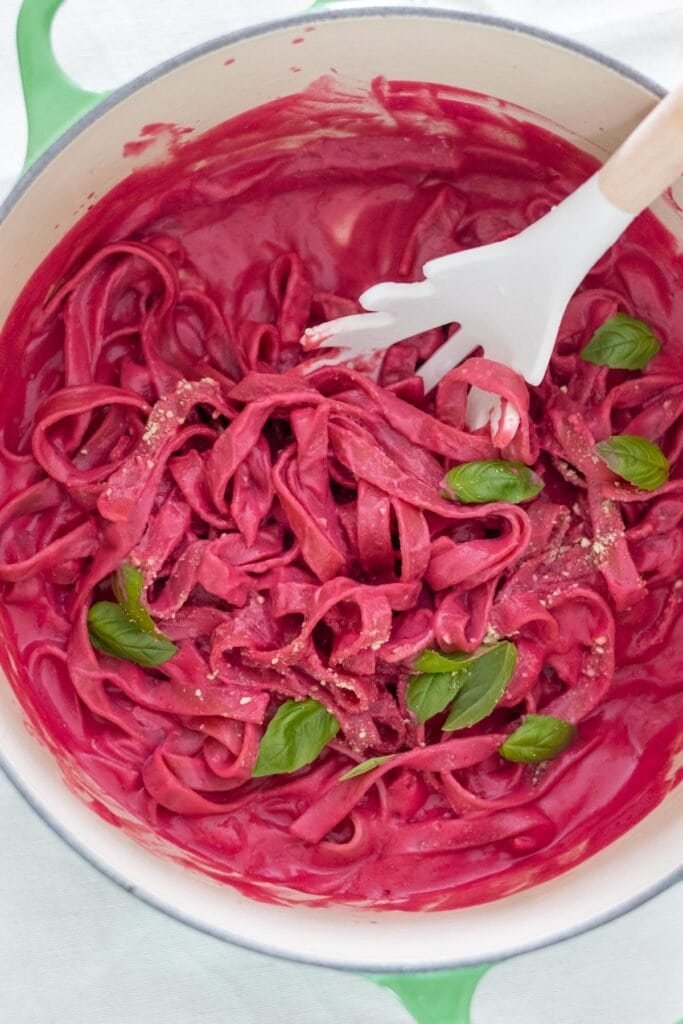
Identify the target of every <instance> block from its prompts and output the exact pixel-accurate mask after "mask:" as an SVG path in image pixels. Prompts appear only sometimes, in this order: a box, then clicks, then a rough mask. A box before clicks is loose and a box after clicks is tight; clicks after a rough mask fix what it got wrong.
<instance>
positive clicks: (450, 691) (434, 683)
mask: <svg viewBox="0 0 683 1024" xmlns="http://www.w3.org/2000/svg"><path fill="white" fill-rule="evenodd" d="M464 681H465V676H464V674H463V672H459V673H458V672H453V671H451V672H438V673H431V672H430V673H427V674H425V675H421V676H413V678H412V679H411V680H410V682H409V683H408V690H407V692H406V703H407V704H408V707H409V708H410V710H411V711H412V712H413V714H414V715H415V717H416V718H417V720H418V722H419V723H420V725H422V724H423V723H424V722H426V721H427V719H428V718H431V717H432V716H433V715H438V714H439V712H440V711H443V710H444V709H445V708H447V707H448V705H449V704H450V702H451V701H452V700H453V698H454V697H455V695H456V694H457V692H458V690H459V689H460V687H461V686H462V684H463V683H464Z"/></svg>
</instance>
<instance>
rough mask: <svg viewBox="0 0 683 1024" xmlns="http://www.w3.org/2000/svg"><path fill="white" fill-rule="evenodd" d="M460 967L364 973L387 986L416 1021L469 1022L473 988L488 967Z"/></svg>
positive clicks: (432, 1023)
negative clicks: (395, 972) (421, 970)
mask: <svg viewBox="0 0 683 1024" xmlns="http://www.w3.org/2000/svg"><path fill="white" fill-rule="evenodd" d="M491 966H492V965H491V964H482V965H480V966H479V967H461V968H460V969H459V970H456V971H435V972H429V973H428V972H422V973H418V972H416V973H410V974H366V975H364V977H366V978H367V979H368V981H373V982H374V983H375V984H376V985H381V986H382V988H390V989H391V990H392V992H394V994H395V995H397V996H398V998H399V999H400V1001H401V1002H402V1003H403V1005H404V1007H405V1008H406V1010H407V1011H408V1013H410V1014H412V1015H413V1017H414V1018H415V1020H416V1021H417V1024H470V1004H471V1002H472V997H473V995H474V992H475V989H476V987H477V985H478V984H479V982H480V981H481V979H482V977H483V976H484V975H485V974H486V972H487V971H488V970H489V968H490V967H491Z"/></svg>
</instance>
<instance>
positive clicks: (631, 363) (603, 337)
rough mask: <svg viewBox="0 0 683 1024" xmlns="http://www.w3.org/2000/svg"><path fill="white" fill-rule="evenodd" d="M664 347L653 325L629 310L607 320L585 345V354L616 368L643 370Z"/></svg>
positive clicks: (599, 362) (598, 363)
mask: <svg viewBox="0 0 683 1024" xmlns="http://www.w3.org/2000/svg"><path fill="white" fill-rule="evenodd" d="M660 348H661V345H660V343H659V340H658V339H657V338H656V337H655V335H654V334H653V333H652V329H651V328H650V327H649V326H648V325H647V324H646V323H645V322H644V321H643V320H634V318H633V317H632V316H629V315H628V313H617V314H616V316H611V317H610V318H609V320H605V322H604V324H602V326H601V327H598V329H597V331H596V332H595V334H594V335H593V337H592V338H591V340H590V341H589V342H588V344H587V345H586V346H585V347H584V348H582V349H581V353H580V354H581V358H582V359H585V360H586V362H588V363H595V365H596V366H611V367H612V369H614V370H642V369H644V368H645V367H646V366H647V364H648V363H649V362H650V360H651V359H652V358H653V357H654V356H656V355H657V353H658V352H659V350H660Z"/></svg>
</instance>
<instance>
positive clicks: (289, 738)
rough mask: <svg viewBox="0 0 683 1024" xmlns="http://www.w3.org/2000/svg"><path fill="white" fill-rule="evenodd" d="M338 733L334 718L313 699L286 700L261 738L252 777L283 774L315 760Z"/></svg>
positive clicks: (337, 723)
mask: <svg viewBox="0 0 683 1024" xmlns="http://www.w3.org/2000/svg"><path fill="white" fill-rule="evenodd" d="M338 732H339V722H338V721H337V719H336V718H335V717H334V715H333V714H332V713H331V712H330V711H328V710H327V708H326V707H323V705H322V704H320V702H319V701H317V700H314V699H313V698H312V697H307V698H306V700H286V701H285V702H284V704H282V705H280V707H279V708H278V709H277V711H276V712H275V715H274V717H273V718H272V719H271V721H270V724H269V725H268V728H267V729H266V731H265V733H264V734H263V737H262V739H261V745H260V747H259V752H258V757H257V758H256V764H255V766H254V770H253V772H252V775H253V777H254V778H260V777H262V776H264V775H282V774H283V773H287V772H295V771H296V770H297V769H298V768H303V766H304V765H306V764H310V763H311V761H315V759H316V757H317V756H318V754H319V753H320V751H321V750H322V749H323V747H324V746H325V744H326V743H329V741H330V740H331V739H332V738H333V737H334V736H336V735H337V733H338Z"/></svg>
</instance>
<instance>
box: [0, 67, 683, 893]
mask: <svg viewBox="0 0 683 1024" xmlns="http://www.w3.org/2000/svg"><path fill="white" fill-rule="evenodd" d="M476 99H477V98H476V97H472V96H467V95H465V94H461V93H457V92H455V91H454V90H450V89H447V88H445V87H441V86H431V85H425V84H418V83H401V82H387V81H384V80H377V81H376V82H375V83H374V84H373V88H372V90H371V91H370V92H369V93H368V94H366V95H365V94H364V95H360V94H347V93H345V92H343V91H342V90H340V89H338V88H335V87H334V86H333V85H331V84H330V83H328V82H323V83H318V84H317V85H315V86H314V87H312V88H311V89H310V90H308V91H307V92H304V93H301V94H300V95H296V96H292V97H287V98H285V99H282V100H278V101H276V102H273V103H270V104H268V105H267V106H264V107H262V108H259V109H258V110H254V111H251V112H249V113H248V114H244V115H241V116H240V117H238V118H235V119H233V120H232V121H229V122H226V124H225V125H223V126H221V127H220V128H218V129H215V130H213V131H212V132H210V133H209V134H207V135H205V136H203V137H201V138H197V139H193V137H192V136H191V135H190V134H187V133H181V132H176V133H175V138H174V143H173V146H174V150H173V155H172V156H171V157H170V158H169V159H168V160H167V161H166V162H165V163H163V164H159V165H157V166H153V167H148V168H146V169H144V170H139V171H136V172H135V173H133V174H131V176H130V177H129V178H128V179H126V180H125V181H124V182H122V183H121V184H120V185H118V186H117V187H116V188H115V189H114V190H113V191H112V192H111V193H109V195H107V196H106V197H105V198H104V199H102V200H101V201H100V202H99V203H98V204H97V205H96V206H95V207H94V208H93V209H92V210H90V211H89V212H88V213H87V214H86V216H85V217H84V218H83V219H82V220H81V221H80V222H79V223H78V224H77V226H76V227H75V228H74V229H73V230H72V231H71V232H70V233H69V234H68V235H67V237H66V238H65V239H64V240H63V241H62V242H61V243H60V244H59V245H58V247H57V248H56V249H55V250H54V251H53V252H52V253H51V254H50V256H49V257H48V258H47V259H46V260H45V262H44V263H43V265H42V266H41V267H40V268H39V269H38V271H37V272H36V274H35V275H34V277H33V278H32V279H31V281H30V282H29V283H28V285H27V286H26V288H25V290H24V292H23V294H22V295H21V297H20V299H19V300H18V302H17V304H16V306H15V308H14V311H13V313H12V314H11V316H10V318H9V321H8V323H7V325H6V327H5V329H4V332H3V335H2V353H3V359H2V369H1V371H0V372H1V373H2V393H3V406H2V410H1V411H0V428H1V434H0V470H1V473H2V492H1V496H2V508H1V509H0V585H1V588H2V595H1V597H2V613H1V614H2V632H3V642H4V648H5V650H4V653H3V663H4V667H5V671H6V672H7V673H8V675H9V676H10V678H11V680H12V683H13V686H14V688H15V690H16V692H17V694H18V696H19V698H20V700H21V701H22V703H23V705H24V707H25V708H26V710H27V712H28V713H29V716H30V718H31V719H32V720H33V722H34V723H35V726H36V728H38V729H39V731H40V733H41V734H42V735H43V736H44V737H45V739H46V741H47V742H48V743H49V744H50V746H51V748H52V749H53V750H54V751H55V753H56V755H57V757H58V758H59V759H60V761H61V762H62V764H63V765H64V767H65V769H66V770H68V771H69V772H72V771H73V772H76V773H77V774H78V775H79V776H80V777H81V778H82V779H86V780H89V782H88V783H87V785H88V788H89V789H90V792H91V794H92V796H93V797H96V798H97V797H101V798H102V800H103V801H104V802H106V803H107V805H108V806H110V807H111V806H114V807H119V808H121V810H122V811H123V812H125V813H126V815H127V817H128V818H133V819H137V820H138V821H140V822H141V823H143V824H144V825H146V826H148V827H149V829H151V831H152V832H154V833H156V834H158V835H160V836H163V837H165V838H166V839H168V840H170V841H171V842H172V843H173V844H175V845H177V846H178V847H179V848H180V849H182V850H183V851H187V852H189V853H190V854H191V855H192V857H193V858H194V859H195V862H196V863H198V864H200V865H201V866H202V867H203V868H204V869H205V870H207V871H209V872H210V873H211V874H213V875H214V876H216V877H218V878H222V879H225V880H226V881H228V882H230V883H231V884H234V885H237V886H238V887H241V888H243V889H245V891H248V892H250V893H251V894H255V895H259V896H261V897H262V898H276V892H277V893H279V894H280V895H281V894H282V893H283V892H286V891H287V890H289V891H294V892H297V893H305V894H308V895H309V896H311V897H314V898H317V899H319V900H324V901H329V902H343V903H370V904H372V905H373V906H377V907H392V908H403V909H409V910H410V909H415V910H417V909H425V908H439V909H445V908H453V907H458V906H465V905H469V904H473V903H478V902H483V901H486V900H491V899H493V898H496V897H498V896H502V895H505V894H507V893H511V892H514V891H517V890H519V889H521V888H524V887H526V886H529V885H532V884H534V883H536V882H538V881H541V880H543V879H546V878H550V877H552V876H554V875H556V874H558V873H559V872H561V871H564V870H566V869H567V868H568V867H570V866H571V865H573V864H575V863H578V862H579V861H581V860H582V859H584V858H585V857H587V856H589V855H590V854H591V853H593V852H595V851H596V850H598V849H600V848H601V847H602V846H604V845H605V844H606V843H608V842H610V841H611V840H613V839H614V838H616V837H617V836H618V835H620V834H622V833H623V832H624V831H626V830H627V829H628V828H629V827H630V826H631V825H632V824H634V823H635V822H636V821H638V820H639V819H640V818H642V817H643V816H644V815H645V814H646V813H647V812H648V811H649V810H651V809H652V808H653V807H654V806H655V805H656V804H657V803H658V802H659V801H660V800H661V799H662V798H663V797H664V796H665V794H666V793H667V792H668V791H669V790H670V789H671V787H672V786H673V785H674V784H675V783H676V781H677V777H676V774H675V768H674V765H675V757H676V753H677V751H678V749H679V747H680V738H681V716H682V713H683V620H682V619H681V615H680V609H681V600H682V599H683V587H682V583H683V580H682V579H681V577H682V576H683V571H682V570H683V533H682V528H681V520H682V519H683V473H682V470H683V461H682V458H681V452H682V450H683V358H682V357H683V258H682V257H681V255H680V253H679V252H678V251H677V248H676V244H675V242H674V240H673V239H672V237H671V236H670V235H668V233H667V232H666V231H665V229H664V228H663V227H662V226H661V225H660V224H659V223H658V222H657V221H656V220H655V218H654V217H653V216H652V215H651V214H649V213H645V214H643V215H641V216H640V217H639V218H637V220H636V221H635V222H634V223H633V225H632V226H631V227H630V228H629V229H628V231H627V232H626V234H625V235H624V237H623V238H622V239H621V240H620V241H619V242H618V243H617V244H616V245H615V246H614V247H613V248H612V249H611V250H610V251H609V252H608V253H607V254H606V255H605V256H604V257H603V258H602V259H601V260H600V261H599V263H598V264H597V265H596V266H595V267H594V268H593V270H592V271H591V272H590V273H589V275H588V276H587V278H586V280H585V281H584V283H583V285H582V286H581V288H580V289H579V291H578V292H577V294H576V295H575V296H574V298H573V299H572V300H571V302H570V304H569V307H568V309H567V312H566V314H565V316H564V319H563V322H562V326H561V328H560V332H559V337H558V342H557V345H556V350H555V354H554V356H553V360H552V363H551V366H550V368H549V371H548V373H547V375H546V378H545V380H544V381H543V383H542V384H541V385H540V386H539V387H538V388H529V387H527V385H526V384H525V383H524V381H522V380H521V379H520V378H519V377H518V376H517V375H516V374H515V373H514V372H513V371H511V370H509V369H507V368H505V367H502V366H499V365H497V364H494V363H492V362H491V361H489V360H486V359H485V358H482V356H481V355H480V354H477V353H475V354H474V355H473V356H472V357H471V358H469V359H467V360H465V361H464V362H463V363H462V364H461V365H460V366H459V367H457V368H455V369H454V370H453V371H452V372H451V373H449V374H448V375H447V376H446V377H445V378H444V380H443V381H442V382H441V384H440V385H439V387H438V388H437V389H436V392H435V393H434V394H432V395H428V396H425V394H424V392H423V388H422V383H421V381H420V379H419V378H418V377H417V376H416V375H415V369H416V367H417V366H418V365H419V364H420V362H421V361H423V360H424V359H425V358H427V357H428V356H429V355H430V354H431V353H432V352H433V351H434V350H435V349H436V347H438V345H439V344H441V343H442V342H443V341H444V340H445V338H446V337H447V336H448V335H449V334H450V333H451V332H452V331H453V330H454V329H457V325H447V326H445V327H444V328H443V329H441V328H440V329H438V330H434V331H430V332H426V333H425V334H423V335H420V336H419V337H417V338H414V339H410V340H408V341H405V342H400V343H398V344H397V345H394V346H393V347H392V348H391V349H389V350H388V352H387V353H386V355H385V356H384V358H383V360H382V362H381V365H380V366H379V368H377V367H374V368H373V372H372V373H369V372H368V373H366V372H363V367H355V368H354V367H343V368H339V367H320V368H317V369H316V368H315V364H314V360H315V354H314V353H310V352H306V351H304V349H303V348H302V346H301V344H300V339H301V337H302V334H303V332H304V330H305V329H306V328H307V327H309V326H311V325H315V324H316V323H319V322H321V321H324V320H328V319H331V318H333V317H335V316H339V315H344V314H346V313H351V312H355V311H357V310H358V308H359V307H358V305H357V297H358V295H359V294H361V293H362V291H363V290H364V289H365V288H367V287H368V286H369V285H371V284H372V283H374V282H376V281H379V280H398V281H401V280H403V281H411V280H415V279H417V278H419V276H420V268H421V266H422V265H423V263H424V262H425V261H426V260H428V259H431V258H434V257H437V256H440V255H442V254H444V253H446V252H451V251H457V250H459V249H463V248H468V247H471V246H476V245H481V244H485V243H488V242H492V241H495V240H498V239H500V238H504V237H506V236H508V235H510V234H514V233H515V232H517V231H519V230H521V229H522V228H523V227H525V226H526V225H527V224H529V223H530V222H532V221H533V220H535V219H537V218H538V217H539V216H542V215H543V213H545V212H546V211H547V210H548V209H549V208H550V207H551V206H552V205H553V204H555V203H557V202H558V201H560V200H561V199H562V198H564V196H566V195H567V194H568V193H569V192H570V191H571V190H572V189H573V188H575V187H576V186H577V185H578V184H579V183H580V182H581V181H583V180H584V179H585V178H586V177H587V176H588V175H589V174H590V173H592V171H593V170H594V161H593V160H592V158H590V157H588V156H587V155H585V154H584V153H582V152H580V151H579V150H577V149H575V148H574V147H572V146H571V145H570V144H569V143H567V142H566V141H563V140H561V139H560V138H559V137H556V136H554V135H553V134H551V133H550V132H548V131H547V130H545V129H543V128H541V127H538V126H537V125H533V124H530V123H523V122H521V121H517V120H515V119H513V118H512V117H510V116H509V115H508V114H507V113H506V112H505V109H504V108H503V106H502V105H500V106H499V107H498V109H494V107H493V106H492V105H489V106H486V105H482V104H481V103H480V102H475V100H476ZM153 134H154V133H153V131H152V130H151V128H150V131H149V132H148V135H153ZM579 229H580V228H579V227H577V230H579ZM557 260H558V265H559V263H560V262H561V260H562V253H561V252H558V253H557ZM491 302H493V303H495V296H491ZM620 315H621V317H622V318H625V319H626V320H627V321H628V322H629V323H633V322H637V323H640V324H642V325H643V327H642V330H646V331H648V332H651V335H652V337H653V338H656V339H657V341H656V343H653V345H654V347H653V349H652V353H651V358H648V360H647V362H646V365H645V364H643V365H641V366H639V367H638V368H626V367H624V366H613V365H610V364H609V363H606V362H600V361H597V362H595V361H591V360H590V359H588V358H585V357H584V355H585V350H586V346H587V344H588V343H589V342H590V341H591V339H592V338H594V337H595V336H596V332H598V331H599V330H600V329H601V328H602V327H603V325H605V324H606V323H614V322H615V318H618V317H619V316H620ZM616 322H621V323H623V322H624V321H619V320H618V319H617V321H616ZM648 336H649V335H648ZM582 353H584V355H582ZM366 369H368V368H366ZM470 386H477V387H481V388H484V389H485V390H487V391H490V392H492V393H494V394H497V395H499V396H500V398H501V401H502V402H503V403H507V404H508V405H509V406H510V407H512V408H513V409H514V410H515V411H516V413H517V416H518V419H519V426H518V427H517V429H516V430H515V431H514V433H512V434H511V435H510V433H509V431H508V432H506V431H505V430H504V429H503V428H493V429H489V428H486V429H485V430H484V429H483V430H480V431H476V432H474V433H472V432H469V431H467V430H466V428H465V425H464V409H465V402H466V396H467V391H468V388H469V387H470ZM501 422H502V420H501ZM623 436H627V437H631V438H633V437H635V438H637V439H641V440H642V441H644V442H645V443H646V444H648V445H650V446H655V447H656V449H657V451H658V452H659V454H660V456H661V457H662V459H663V461H664V463H665V465H666V467H667V476H666V479H664V478H663V479H662V481H660V482H658V484H657V486H655V487H652V488H651V489H648V488H645V487H641V486H640V485H639V483H638V479H637V478H636V479H635V482H634V481H631V480H630V479H629V478H628V477H625V476H624V475H620V473H619V472H617V471H615V464H613V463H611V462H606V461H605V460H604V459H602V458H600V457H599V452H600V450H601V449H600V446H601V445H602V444H604V443H605V441H606V440H607V439H613V438H615V437H617V438H621V437H623ZM494 462H495V463H496V464H498V463H500V462H504V463H509V464H510V465H515V466H518V467H521V469H520V472H526V473H527V474H528V479H530V480H533V481H535V482H536V483H535V484H534V487H533V489H532V490H529V491H528V493H527V494H526V495H525V496H523V497H519V498H513V499H511V500H510V499H509V498H508V500H506V493H503V492H501V493H500V494H499V495H498V496H496V494H495V493H493V496H492V497H489V498H487V497H486V496H484V497H483V498H482V497H478V498H475V499H474V500H470V499H469V498H467V497H465V496H464V495H463V493H459V492H458V491H457V489H456V491H455V493H454V492H452V491H449V489H448V487H445V485H444V478H445V477H446V476H447V474H448V473H449V471H451V470H453V469H457V468H458V467H462V466H470V465H472V464H477V465H478V464H485V465H491V464H492V463H494ZM112 631H113V632H112ZM112 637H113V639H112ZM494 651H500V652H502V653H503V655H505V656H507V653H508V652H509V653H510V655H511V660H510V659H508V669H509V671H507V674H506V675H505V676H504V677H501V680H502V681H501V686H500V689H499V691H498V692H496V693H495V694H494V697H495V699H491V700H490V703H489V704H487V700H489V698H490V696H491V693H490V691H491V687H492V686H493V683H492V682H491V681H490V680H489V679H488V678H487V676H486V673H485V672H483V671H481V668H482V665H484V662H483V661H482V660H481V659H483V658H490V656H491V654H492V652H494ZM127 652H128V653H127ZM131 652H132V653H131ZM425 652H427V654H425ZM430 659H431V660H430ZM449 659H450V660H449ZM475 664H478V665H479V669H478V671H479V677H480V678H479V680H478V682H477V684H476V685H479V686H481V693H482V694H483V696H482V697H481V699H480V698H479V695H478V692H477V693H475V692H474V687H475V683H474V681H473V680H474V678H475V675H476V672H475V671H474V670H473V668H472V666H473V665H475ZM451 666H452V668H451ZM491 672H493V669H492V670H491ZM439 687H440V688H441V690H442V691H443V693H444V694H445V697H444V700H443V701H442V702H439V701H438V700H435V699H434V695H435V694H438V693H440V692H441V690H439ZM468 687H469V689H468ZM427 691H428V696H427V697H425V695H426V694H427ZM462 694H465V695H467V694H470V697H469V702H468V703H467V701H464V698H463V696H461V695H462ZM418 698H419V700H421V701H422V703H421V704H419V706H418ZM458 701H460V704H458V703H457V702H458ZM477 701H478V703H477ZM463 702H464V703H467V708H466V710H465V711H464V712H463V713H462V714H461V715H460V716H458V714H457V712H458V709H459V707H460V706H461V705H463ZM442 704H443V706H442ZM425 707H427V710H424V709H425ZM477 708H478V709H479V710H478V711H477ZM435 709H436V710H435ZM449 709H450V710H449ZM539 718H540V719H543V720H545V721H549V720H553V721H559V722H560V723H561V725H563V726H564V728H565V730H566V737H567V739H566V743H563V744H562V745H558V746H557V747H556V749H555V750H554V751H553V752H552V754H550V755H548V756H546V755H544V754H543V753H542V752H541V754H540V755H539V756H537V755H535V754H533V752H532V754H531V755H529V756H525V757H523V758H522V760H515V759H514V758H509V757H506V756H503V754H502V753H501V750H502V751H503V752H504V751H505V750H506V749H509V747H508V746H506V744H508V745H509V743H510V737H511V736H512V735H513V734H515V735H516V734H517V733H516V730H518V729H520V726H521V724H523V723H524V722H528V723H533V722H534V721H537V720H538V719H539ZM349 773H350V777H348V778H347V777H345V776H347V775H349ZM81 785H83V783H81Z"/></svg>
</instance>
